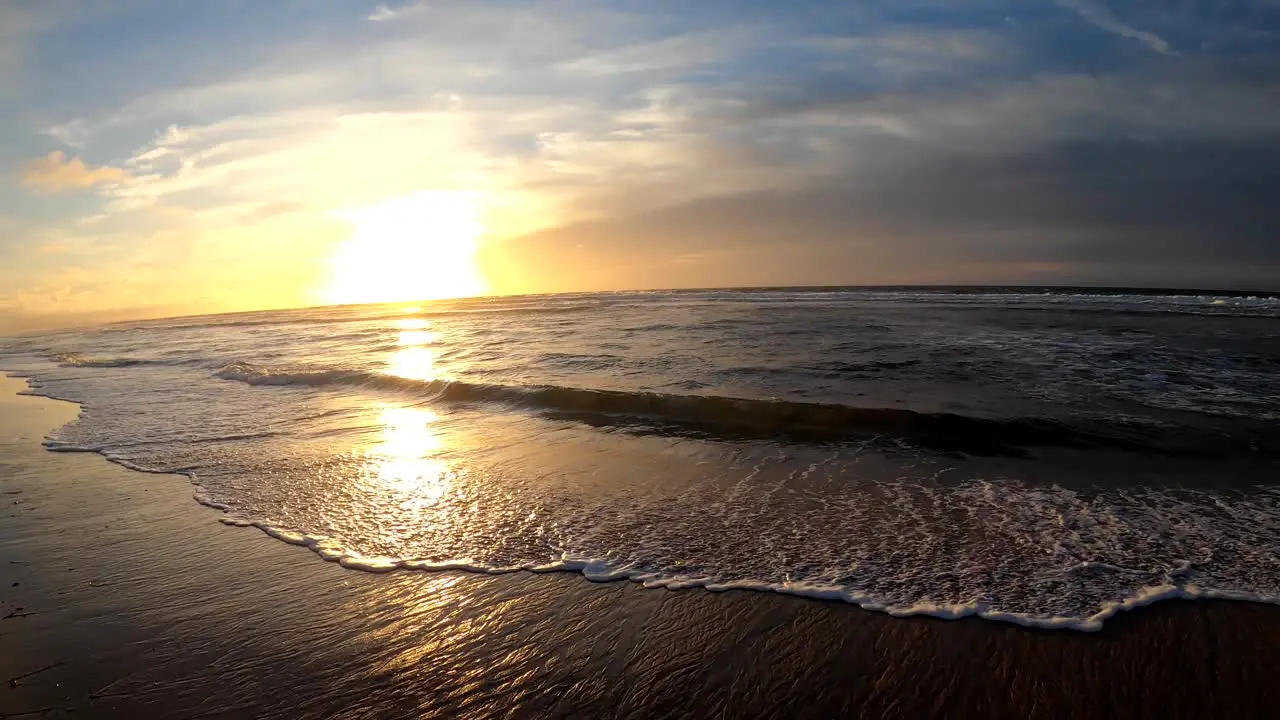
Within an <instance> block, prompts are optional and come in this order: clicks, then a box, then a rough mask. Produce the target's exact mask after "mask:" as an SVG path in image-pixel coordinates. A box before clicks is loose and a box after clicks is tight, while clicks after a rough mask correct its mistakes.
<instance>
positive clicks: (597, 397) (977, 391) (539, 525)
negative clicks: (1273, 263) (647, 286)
mask: <svg viewBox="0 0 1280 720" xmlns="http://www.w3.org/2000/svg"><path fill="white" fill-rule="evenodd" d="M0 368H3V369H4V370H6V371H8V372H11V373H14V374H17V375H21V376H24V377H26V378H28V379H29V382H30V385H31V388H32V392H34V393H36V394H40V395H46V396H49V397H53V398H58V399H63V400H70V401H75V402H78V403H80V404H81V405H82V411H81V414H80V417H79V419H78V420H76V421H75V422H73V423H71V424H69V425H67V426H64V427H62V428H60V429H59V430H57V431H56V432H54V433H53V435H52V436H51V437H49V438H48V440H47V441H46V446H47V447H48V449H49V450H52V451H57V452H93V453H99V454H101V455H102V456H104V457H105V458H106V459H108V460H111V461H112V462H115V463H118V464H120V465H123V466H125V467H128V468H131V469H133V470H137V471H141V472H150V473H168V474H173V475H175V477H174V478H172V481H174V482H186V481H187V480H189V481H190V482H191V483H193V484H194V490H195V498H196V500H198V501H199V502H201V503H203V504H205V505H208V506H210V507H214V508H217V509H219V510H221V511H223V515H222V516H221V520H222V522H224V523H227V524H230V525H253V526H256V527H259V528H261V529H262V530H263V531H265V532H267V533H268V534H270V535H271V536H273V537H276V538H279V539H281V540H283V541H286V542H289V543H293V544H297V545H304V546H306V547H309V548H310V549H312V550H313V551H314V552H315V553H316V554H318V555H319V556H321V557H323V558H325V559H327V560H332V561H337V562H340V563H342V564H343V565H345V566H348V567H351V568H356V569H361V570H367V571H392V570H397V569H421V570H433V569H462V570H466V571H471V572H479V573H507V572H516V571H534V572H553V571H564V572H576V573H580V574H581V575H583V576H584V577H585V578H586V579H588V580H594V581H611V580H622V579H627V580H631V581H634V582H637V583H643V584H644V586H645V587H650V588H668V589H686V588H687V589H690V591H694V592H696V591H699V590H696V589H698V588H701V589H704V590H712V591H718V590H725V589H731V588H746V589H755V590H761V591H774V592H780V593H787V594H794V595H801V596H808V597H816V598H825V599H831V600H838V601H844V602H849V603H855V604H857V605H861V606H863V607H866V608H868V609H872V610H876V611H882V612H886V613H890V614H893V615H903V616H907V615H930V616H935V617H943V618H957V617H964V616H969V615H977V616H980V617H984V618H988V619H991V620H1000V621H1008V622H1014V623H1019V624H1023V625H1030V626H1036V627H1045V628H1073V629H1077V630H1096V629H1098V628H1100V627H1101V625H1102V623H1103V622H1104V621H1105V620H1106V619H1107V618H1108V617H1111V616H1112V615H1114V614H1115V613H1116V612H1119V611H1122V610H1126V609H1130V608H1134V607H1138V606H1141V605H1145V604H1148V603H1150V602H1154V601H1157V600H1160V599H1165V598H1176V597H1185V598H1190V597H1215V598H1227V599H1238V600H1254V601H1262V602H1271V603H1276V602H1280V297H1276V296H1274V295H1269V296H1267V295H1264V296H1246V295H1230V294H1213V293H1200V294H1188V293H1183V294H1179V293H1177V292H1173V291H1169V292H1157V291H1125V290H1107V291H1099V290H1090V289H1080V288H1077V289H1062V288H1058V289H1055V288H1037V289H1027V288H928V289H923V288H875V289H858V288H815V289H788V288H783V289H761V290H704V291H670V292H635V293H607V294H572V295H548V296H527V297H502V298H478V299H466V300H454V301H437V302H430V303H421V304H418V305H417V306H409V305H405V304H397V305H365V306H342V307H324V308H314V309H305V310H287V311H271V312H257V313H242V314H231V315H213V316H203V317H184V318H176V319H169V320H156V321H145V322H129V323H118V324H112V325H105V326H100V327H95V328H90V329H83V330H77V331H68V332H57V333H49V334H45V335H27V336H23V337H15V338H7V339H0ZM178 476H185V478H184V477H178Z"/></svg>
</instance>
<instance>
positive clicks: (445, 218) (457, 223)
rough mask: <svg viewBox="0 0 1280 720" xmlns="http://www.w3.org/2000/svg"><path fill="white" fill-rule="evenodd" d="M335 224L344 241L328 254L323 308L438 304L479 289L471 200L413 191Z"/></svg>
mask: <svg viewBox="0 0 1280 720" xmlns="http://www.w3.org/2000/svg"><path fill="white" fill-rule="evenodd" d="M339 217H341V218H343V219H344V220H346V221H347V222H349V223H351V227H352V234H351V237H350V239H348V240H347V241H346V242H344V243H342V245H341V246H339V248H338V251H337V252H336V253H335V254H334V257H333V260H332V269H333V274H332V279H331V281H330V283H329V286H328V288H327V290H326V292H325V298H326V299H327V300H328V301H329V302H333V303H340V304H348V303H379V302H405V301H412V300H441V299H445V298H455V297H471V296H474V295H481V294H484V292H485V291H486V290H487V288H486V285H485V282H484V280H483V278H482V277H481V276H480V273H479V271H478V270H477V269H476V264H475V256H476V251H477V244H478V242H479V239H480V236H481V235H482V234H483V233H484V231H485V228H484V225H483V224H482V223H481V222H480V206H479V202H478V201H477V199H476V198H475V196H473V195H471V194H468V193H461V192H451V191H424V192H418V193H414V194H412V195H405V196H403V197H398V198H394V199H391V200H386V201H384V202H381V203H378V204H376V205H369V206H366V207H361V208H355V209H351V210H344V211H342V212H340V213H339Z"/></svg>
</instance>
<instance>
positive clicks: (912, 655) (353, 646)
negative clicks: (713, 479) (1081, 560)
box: [0, 378, 1280, 717]
mask: <svg viewBox="0 0 1280 720" xmlns="http://www.w3.org/2000/svg"><path fill="white" fill-rule="evenodd" d="M22 382H23V381H22V380H18V379H10V378H5V379H4V380H3V384H0V411H2V412H0V430H3V434H2V435H0V438H3V440H0V471H2V472H0V498H2V499H4V500H5V501H6V502H5V506H4V510H5V518H4V519H3V520H0V580H3V582H2V583H0V616H7V615H10V614H13V617H8V618H6V619H5V620H3V621H0V671H2V672H0V679H3V680H12V681H13V682H11V683H8V684H7V686H6V687H4V688H0V717H4V716H6V715H16V714H19V713H26V714H29V715H30V716H34V717H57V716H60V715H61V714H65V713H68V712H71V711H73V710H77V711H80V712H82V713H83V712H86V711H87V712H90V713H91V716H93V717H204V716H225V717H357V716H362V715H370V714H376V715H378V716H386V717H401V716H403V717H412V716H417V715H420V714H433V713H437V714H457V715H465V714H472V715H475V716H486V715H489V714H501V713H505V712H511V713H512V714H514V715H517V716H566V715H575V714H585V715H594V716H601V717H643V716H652V715H662V714H668V715H677V716H680V715H684V716H691V717H694V716H706V715H708V714H715V713H724V714H728V715H732V716H759V717H769V716H778V715H785V716H813V717H823V716H831V715H833V714H837V715H838V714H843V713H856V714H866V715H871V714H875V713H879V714H885V715H889V716H913V715H914V716H919V714H921V713H923V714H925V715H936V714H939V713H940V712H946V713H947V714H950V715H955V716H986V717H990V716H992V715H1003V716H1009V715H1015V716H1034V715H1040V714H1054V713H1055V712H1056V711H1057V710H1063V711H1070V713H1071V714H1076V713H1085V712H1090V713H1095V714H1096V713H1105V714H1108V715H1111V716H1117V717H1126V716H1127V717H1137V716H1146V715H1151V714H1156V713H1161V714H1166V715H1172V716H1178V717H1212V716H1228V715H1234V716H1241V715H1243V716H1249V715H1253V716H1260V715H1262V714H1263V713H1265V712H1266V711H1267V709H1268V708H1274V707H1280V691H1277V690H1276V689H1274V687H1273V685H1274V684H1273V683H1270V680H1269V678H1270V675H1272V674H1273V672H1271V671H1273V670H1274V669H1275V668H1274V658H1273V655H1272V653H1273V648H1274V647H1277V646H1280V608H1276V607H1274V606H1269V605H1264V604H1257V603H1249V602H1240V601H1220V600H1205V599H1199V600H1196V601H1194V602H1190V601H1182V600H1176V601H1170V602H1160V603H1157V604H1155V605H1153V606H1150V607H1146V608H1144V609H1142V610H1141V611H1139V612H1130V613H1122V614H1120V616H1118V617H1114V618H1112V619H1111V620H1109V621H1108V622H1107V623H1106V624H1105V626H1104V627H1103V628H1102V630H1101V631H1100V632H1097V633H1080V632H1067V633H1062V632H1049V631H1044V630H1036V629H1027V628H1023V627H1018V626H1014V625H1011V624H1008V623H997V622H991V621H988V620H981V619H977V618H974V617H969V618H964V619H959V620H946V621H943V620H936V619H931V618H923V617H917V618H894V617H890V616H888V615H884V614H881V613H875V612H873V611H869V610H864V609H862V608H859V607H857V606H855V605H852V604H848V603H843V602H832V601H824V600H814V599H806V598H800V597H795V596H788V595H783V594H779V593H776V592H761V591H754V590H747V591H744V590H727V591H725V592H662V591H660V590H657V589H652V590H651V589H645V588H643V587H638V586H637V584H636V583H634V582H626V583H623V582H611V583H599V582H584V578H583V577H581V576H579V574H577V573H528V572H520V573H512V574H506V575H482V574H477V573H473V572H462V571H450V570H443V571H432V572H396V573H387V574H375V573H368V572H352V571H349V570H346V569H344V568H343V567H341V566H339V564H337V563H333V562H315V558H314V557H313V556H312V554H311V552H308V553H307V554H306V555H303V554H302V549H301V548H298V547H292V546H290V545H287V544H284V543H280V542H277V541H276V540H274V539H272V538H270V537H267V536H266V535H265V534H264V533H262V532H253V533H246V532H242V531H240V529H238V528H235V527H228V526H227V525H225V524H222V523H219V522H216V520H217V519H218V515H219V513H218V512H217V511H215V510H212V509H209V508H206V507H203V506H201V505H198V504H196V503H193V502H191V491H190V488H191V487H192V484H191V483H190V482H183V483H179V482H175V481H174V480H175V478H174V477H172V476H167V475H163V474H141V473H136V472H132V471H129V470H127V469H125V468H123V467H121V466H118V465H115V464H110V463H103V462H102V458H100V457H87V456H86V455H87V454H80V453H55V452H48V451H47V450H46V449H45V448H44V447H43V446H42V445H41V444H40V442H41V439H42V438H43V436H44V435H45V434H47V433H48V432H49V431H51V430H52V429H54V428H56V427H58V426H60V425H61V424H63V423H65V422H67V421H69V420H70V419H73V418H74V417H75V414H76V412H78V406H76V405H67V404H64V402H63V401H56V400H52V399H49V398H45V397H43V396H35V395H22V396H19V395H14V394H13V392H14V390H16V389H17V388H14V387H12V385H14V384H17V383H22ZM94 455H96V453H95V454H94ZM15 583H16V584H15ZM19 608H21V609H20V610H19ZM19 649H21V652H19V651H18V650H19Z"/></svg>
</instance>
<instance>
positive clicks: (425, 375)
mask: <svg viewBox="0 0 1280 720" xmlns="http://www.w3.org/2000/svg"><path fill="white" fill-rule="evenodd" d="M429 327H431V322H430V321H429V320H423V319H421V318H403V319H401V320H397V321H396V323H395V328H396V330H397V331H398V334H397V337H396V345H397V348H396V349H395V351H393V352H392V353H391V357H390V358H388V360H387V368H386V370H385V372H386V373H387V374H388V375H394V376H396V377H401V378H405V379H407V380H423V381H431V380H436V379H438V378H439V374H438V373H437V372H436V355H435V350H434V349H433V348H432V347H431V346H432V344H434V343H435V342H436V341H437V340H439V337H440V336H439V334H438V333H435V332H432V331H431V330H428V329H427V328H429Z"/></svg>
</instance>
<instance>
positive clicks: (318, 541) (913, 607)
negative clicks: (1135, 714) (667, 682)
mask: <svg viewBox="0 0 1280 720" xmlns="http://www.w3.org/2000/svg"><path fill="white" fill-rule="evenodd" d="M197 487H198V486H197ZM196 500H197V502H199V503H201V504H202V505H205V506H208V507H211V508H214V509H217V510H222V511H224V512H227V511H228V508H227V506H226V505H224V504H222V503H218V502H216V501H214V500H212V499H211V498H209V497H208V496H207V495H205V494H204V493H201V492H197V493H196ZM221 522H222V523H223V524H225V525H231V526H234V527H256V528H258V529H259V530H261V531H262V532H264V533H266V534H267V535H268V536H270V537H273V538H275V539H277V540H280V541H282V542H285V543H288V544H289V545H295V546H298V547H303V548H307V549H308V550H311V551H312V552H314V553H315V554H316V555H318V556H319V557H320V558H322V559H324V560H326V561H329V562H335V563H338V564H339V565H341V566H342V567H344V568H348V569H351V570H361V571H364V572H370V573H388V572H396V571H405V570H408V571H415V570H416V571H424V572H443V571H460V572H469V573H477V574H483V575H507V574H511V573H517V572H531V573H540V574H545V573H555V572H568V573H576V574H579V575H581V576H582V577H584V578H585V579H587V580H589V581H591V582H599V583H606V582H618V581H622V580H627V581H630V582H634V583H639V584H640V585H642V586H644V587H645V588H646V589H657V588H661V589H666V590H690V589H695V588H701V589H703V590H707V591H710V592H716V593H719V592H727V591H730V590H745V591H752V592H772V593H778V594H781V595H793V596H796V597H803V598H811V599H815V600H829V601H838V602H845V603H849V604H851V605H857V606H858V607H861V608H863V609H864V610H869V611H872V612H880V613H884V614H886V615H889V616H891V617H898V618H905V617H917V616H920V617H933V618H938V619H942V620H959V619H962V618H966V617H978V618H982V619H984V620H994V621H997V622H1005V623H1010V624H1013V625H1020V626H1022V627H1028V628H1038V629H1042V630H1077V631H1081V632H1097V631H1099V630H1101V629H1102V627H1103V623H1105V622H1106V621H1107V620H1108V619H1110V618H1112V617H1115V616H1116V615H1118V614H1119V613H1121V612H1129V611H1132V610H1136V609H1138V608H1142V607H1146V606H1147V605H1151V604H1154V603H1157V602H1160V601H1162V600H1197V599H1217V600H1236V601H1245V602H1258V603H1269V604H1278V605H1280V597H1277V596H1274V595H1268V594H1265V593H1254V592H1243V591H1238V590H1222V589H1217V588H1205V587H1200V586H1197V585H1174V584H1169V583H1165V584H1160V585H1150V586H1144V587H1141V588H1139V589H1138V590H1136V591H1135V592H1133V593H1132V594H1131V595H1129V596H1127V597H1124V598H1121V599H1119V600H1109V601H1106V602H1104V603H1102V604H1101V605H1100V606H1098V607H1097V610H1096V612H1094V613H1093V614H1091V615H1087V616H1083V617H1076V616H1069V615H1038V614H1034V613H1027V612H1013V611H1009V610H1003V609H1001V608H999V607H994V606H992V605H990V604H988V603H984V602H978V601H970V602H962V603H956V604H939V603H934V602H929V601H919V602H916V603H913V604H910V605H897V604H893V603H888V602H885V601H884V600H883V599H882V598H879V597H876V596H875V595H873V594H869V593H865V592H861V591H858V590H855V589H853V588H850V587H848V586H844V585H838V584H830V583H821V582H782V583H778V582H766V581H762V580H751V579H735V580H723V579H719V578H714V577H707V576H686V575H670V574H665V573H662V572H652V571H647V570H644V569H641V568H637V567H634V566H630V565H626V564H623V565H619V564H618V563H617V562H616V561H612V560H609V559H605V558H576V557H571V556H568V555H566V556H564V557H562V558H560V559H557V560H552V561H550V562H546V563H536V564H535V563H527V564H522V565H491V564H486V563H483V562H479V561H476V560H472V559H467V558H460V559H454V560H408V559H402V558H396V557H390V556H371V555H365V554H361V553H358V552H355V551H353V550H349V549H347V548H344V547H343V545H342V543H341V542H339V541H337V540H334V539H333V538H329V537H325V536H323V535H314V534H310V533H305V532H299V531H297V530H289V529H285V528H281V527H277V526H275V525H271V524H269V523H264V522H259V521H253V520H246V519H243V518H240V517H238V516H236V515H234V514H228V515H226V516H224V517H223V518H221Z"/></svg>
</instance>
